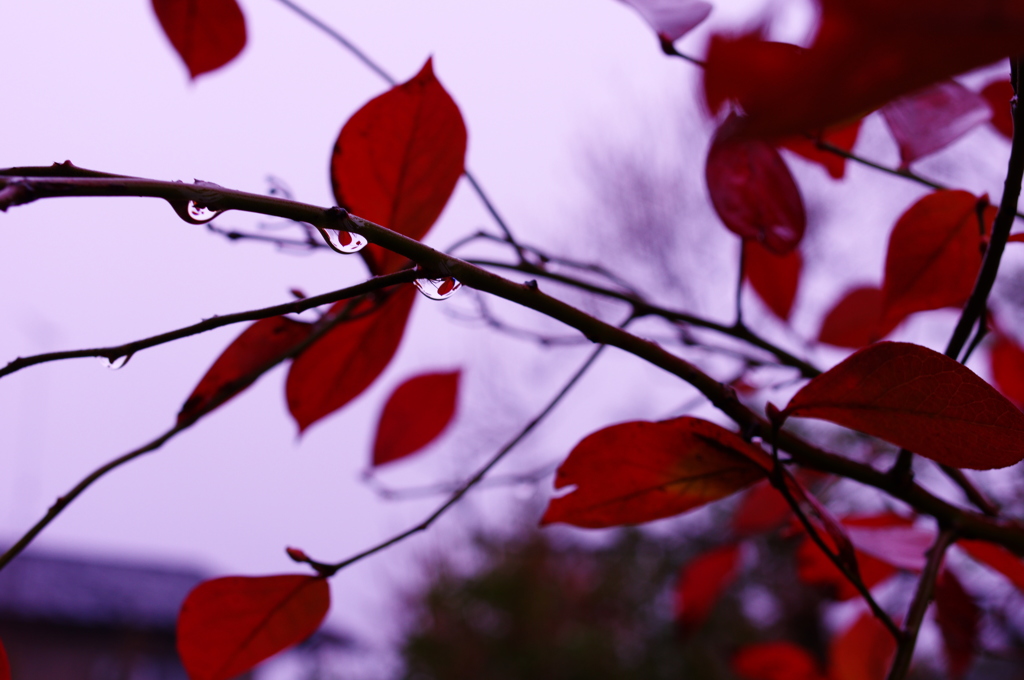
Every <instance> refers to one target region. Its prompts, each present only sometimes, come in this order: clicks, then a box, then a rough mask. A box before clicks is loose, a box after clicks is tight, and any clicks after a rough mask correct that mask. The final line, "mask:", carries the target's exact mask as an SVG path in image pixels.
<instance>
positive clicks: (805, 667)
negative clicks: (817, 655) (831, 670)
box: [732, 642, 824, 680]
mask: <svg viewBox="0 0 1024 680" xmlns="http://www.w3.org/2000/svg"><path fill="white" fill-rule="evenodd" d="M732 670H733V672H734V673H735V674H736V675H738V676H740V677H741V678H743V680H819V679H823V677H824V676H822V674H821V671H819V670H818V662H817V661H815V660H814V657H813V656H811V653H810V652H808V651H807V650H806V649H804V648H803V647H801V646H799V645H795V644H793V643H792V642H763V643H761V644H756V645H747V646H746V647H743V648H741V649H740V651H739V652H737V654H736V656H734V657H733V659H732Z"/></svg>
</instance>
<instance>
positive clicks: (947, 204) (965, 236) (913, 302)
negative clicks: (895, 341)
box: [882, 191, 996, 328]
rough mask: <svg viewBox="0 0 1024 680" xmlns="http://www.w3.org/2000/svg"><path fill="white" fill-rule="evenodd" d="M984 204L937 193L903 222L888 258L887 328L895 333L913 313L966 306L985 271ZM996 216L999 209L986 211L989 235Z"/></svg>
mask: <svg viewBox="0 0 1024 680" xmlns="http://www.w3.org/2000/svg"><path fill="white" fill-rule="evenodd" d="M979 200H980V201H984V199H978V198H977V197H976V196H974V195H972V194H969V193H967V192H966V191H938V192H935V193H932V194H928V195H926V196H925V197H924V198H922V199H921V200H919V201H918V202H917V203H915V204H914V205H913V206H911V207H910V209H909V210H907V211H906V212H905V213H903V215H901V216H900V218H899V220H897V222H896V226H894V227H893V230H892V234H891V235H890V236H889V249H888V252H887V253H886V256H885V282H884V283H883V284H882V292H883V294H884V298H885V299H884V301H883V303H882V324H883V327H885V328H890V327H892V328H895V327H896V325H898V324H899V323H900V322H901V321H902V320H903V319H905V318H906V317H907V316H909V315H910V314H913V313H914V312H921V311H925V310H929V309H940V308H942V307H960V306H962V305H963V304H964V303H965V302H966V301H967V298H968V297H970V295H971V290H972V289H973V288H974V281H975V279H977V278H978V270H980V269H981V244H982V230H981V225H980V224H979V222H978V206H979ZM981 205H986V204H985V203H981ZM995 213H996V208H995V206H986V207H985V208H984V216H985V231H986V233H987V232H988V229H989V227H990V226H991V224H992V220H994V219H995Z"/></svg>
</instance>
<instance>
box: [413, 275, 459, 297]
mask: <svg viewBox="0 0 1024 680" xmlns="http://www.w3.org/2000/svg"><path fill="white" fill-rule="evenodd" d="M413 283H414V284H416V287H417V288H419V289H420V292H421V293H423V294H424V295H426V296H427V297H428V298H430V299H431V300H447V299H448V298H450V297H451V296H452V295H455V291H457V290H458V289H459V288H462V284H461V283H460V282H458V281H456V280H455V278H454V277H451V276H446V277H445V278H443V279H416V280H415V281H413Z"/></svg>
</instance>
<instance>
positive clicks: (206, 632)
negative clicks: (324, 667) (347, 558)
mask: <svg viewBox="0 0 1024 680" xmlns="http://www.w3.org/2000/svg"><path fill="white" fill-rule="evenodd" d="M330 605H331V591H330V588H329V587H328V585H327V581H326V580H325V579H323V578H321V577H319V576H307V575H299V574H288V575H282V576H263V577H259V578H252V577H243V576H229V577H226V578H218V579H214V580H212V581H206V582H204V583H200V584H199V585H198V586H196V588H195V589H194V590H193V591H192V592H191V593H189V595H188V597H187V598H185V603H184V604H183V605H182V606H181V613H180V614H179V615H178V654H179V655H180V656H181V662H182V664H183V665H184V666H185V670H187V671H188V674H189V677H190V678H191V679H192V680H229V678H234V677H235V676H236V675H239V674H240V673H245V672H246V671H248V670H249V669H251V668H252V667H253V666H255V665H256V664H258V663H259V662H261V661H263V660H264V659H267V658H269V657H271V656H273V655H274V654H277V653H278V652H280V651H281V650H283V649H286V648H288V647H290V646H292V645H294V644H296V643H299V642H302V641H303V640H305V639H306V638H307V637H309V636H310V635H312V634H313V633H314V632H315V631H316V629H317V628H319V627H320V623H321V622H322V621H323V619H324V617H325V616H326V615H327V610H328V609H329V608H330Z"/></svg>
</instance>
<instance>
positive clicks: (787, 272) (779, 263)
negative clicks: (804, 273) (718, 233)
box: [743, 241, 804, 320]
mask: <svg viewBox="0 0 1024 680" xmlns="http://www.w3.org/2000/svg"><path fill="white" fill-rule="evenodd" d="M743 250H744V255H743V257H744V260H743V273H744V275H745V276H746V277H747V281H749V282H750V287H751V288H753V289H754V290H755V291H756V292H757V295H758V296H759V297H760V298H761V300H762V301H763V302H764V303H765V305H767V307H768V309H770V310H772V313H773V314H775V316H777V317H779V318H780V319H783V320H786V319H788V318H789V313H790V312H791V311H792V309H793V301H794V300H795V299H796V291H797V288H798V287H799V285H800V272H801V270H802V269H803V266H804V259H803V257H801V255H800V251H799V250H794V251H792V252H791V253H789V254H788V255H776V254H775V253H773V252H771V251H770V250H768V249H767V248H765V247H764V246H762V245H761V244H759V243H757V242H755V241H745V242H744V243H743Z"/></svg>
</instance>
